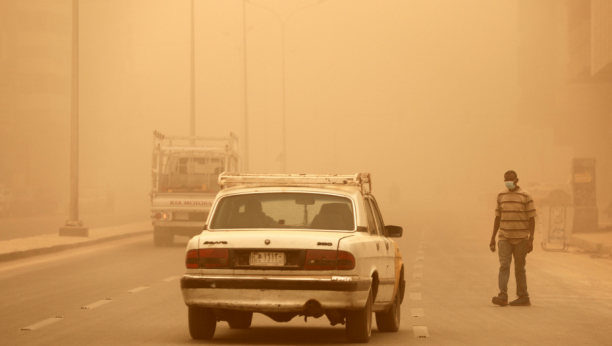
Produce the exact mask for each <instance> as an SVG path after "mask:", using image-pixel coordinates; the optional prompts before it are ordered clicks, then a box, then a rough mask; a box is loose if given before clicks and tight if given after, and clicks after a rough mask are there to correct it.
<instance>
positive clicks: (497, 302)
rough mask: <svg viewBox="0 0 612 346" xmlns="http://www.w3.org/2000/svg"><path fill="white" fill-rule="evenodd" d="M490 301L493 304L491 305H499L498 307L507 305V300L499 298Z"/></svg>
mask: <svg viewBox="0 0 612 346" xmlns="http://www.w3.org/2000/svg"><path fill="white" fill-rule="evenodd" d="M491 301H492V302H493V304H495V305H499V306H506V305H508V298H502V297H500V296H497V297H493V299H492V300H491Z"/></svg>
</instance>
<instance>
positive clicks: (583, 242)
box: [571, 235, 612, 256]
mask: <svg viewBox="0 0 612 346" xmlns="http://www.w3.org/2000/svg"><path fill="white" fill-rule="evenodd" d="M571 244H572V246H576V247H579V248H581V249H583V250H587V251H589V252H594V253H600V254H607V255H610V256H612V244H604V243H602V242H598V241H593V240H588V239H584V238H581V237H580V236H576V235H572V238H571Z"/></svg>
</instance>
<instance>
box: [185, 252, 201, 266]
mask: <svg viewBox="0 0 612 346" xmlns="http://www.w3.org/2000/svg"><path fill="white" fill-rule="evenodd" d="M198 251H199V250H189V251H187V256H186V258H185V266H186V267H187V269H198V268H199V267H200V264H199V263H198V259H199V258H198Z"/></svg>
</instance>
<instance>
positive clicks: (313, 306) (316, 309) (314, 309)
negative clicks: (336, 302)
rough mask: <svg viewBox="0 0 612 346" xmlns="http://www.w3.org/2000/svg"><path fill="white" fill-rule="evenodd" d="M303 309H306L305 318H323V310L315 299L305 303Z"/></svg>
mask: <svg viewBox="0 0 612 346" xmlns="http://www.w3.org/2000/svg"><path fill="white" fill-rule="evenodd" d="M304 308H305V309H306V315H307V316H312V317H314V318H319V317H321V316H323V314H325V309H323V307H322V306H321V303H319V302H318V301H317V300H315V299H311V300H309V301H307V302H306V304H305V305H304Z"/></svg>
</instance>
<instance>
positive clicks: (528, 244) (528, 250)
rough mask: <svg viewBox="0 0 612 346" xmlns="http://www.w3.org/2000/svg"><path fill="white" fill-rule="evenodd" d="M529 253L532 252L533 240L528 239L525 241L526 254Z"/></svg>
mask: <svg viewBox="0 0 612 346" xmlns="http://www.w3.org/2000/svg"><path fill="white" fill-rule="evenodd" d="M531 251H533V239H529V240H528V241H527V253H530V252H531Z"/></svg>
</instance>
